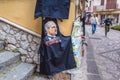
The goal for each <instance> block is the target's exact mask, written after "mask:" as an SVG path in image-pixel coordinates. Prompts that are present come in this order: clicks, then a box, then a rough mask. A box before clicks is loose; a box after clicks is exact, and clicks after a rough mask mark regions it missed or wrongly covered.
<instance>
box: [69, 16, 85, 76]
mask: <svg viewBox="0 0 120 80" xmlns="http://www.w3.org/2000/svg"><path fill="white" fill-rule="evenodd" d="M82 35H83V32H82V27H81V23H80V21H79V18H78V19H77V20H75V21H74V27H73V31H72V36H71V37H72V47H73V53H74V58H75V62H76V65H77V67H76V68H75V69H71V70H68V71H67V72H68V73H70V74H76V73H80V66H81V59H82V55H81V51H82V38H81V36H82Z"/></svg>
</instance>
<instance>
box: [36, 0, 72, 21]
mask: <svg viewBox="0 0 120 80" xmlns="http://www.w3.org/2000/svg"><path fill="white" fill-rule="evenodd" d="M69 8H70V0H37V3H36V8H35V17H36V18H37V17H48V18H61V19H68V17H69Z"/></svg>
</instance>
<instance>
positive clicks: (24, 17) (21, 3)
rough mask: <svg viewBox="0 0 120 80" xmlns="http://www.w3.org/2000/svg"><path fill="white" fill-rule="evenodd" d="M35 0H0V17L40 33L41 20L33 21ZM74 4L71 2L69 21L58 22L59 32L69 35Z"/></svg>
mask: <svg viewBox="0 0 120 80" xmlns="http://www.w3.org/2000/svg"><path fill="white" fill-rule="evenodd" d="M35 5H36V0H0V17H3V18H6V19H8V20H10V21H12V22H14V23H16V24H18V25H21V26H23V27H25V28H27V29H30V30H32V31H34V32H37V33H41V18H38V19H34V10H35ZM74 12H75V3H74V1H72V2H71V6H70V16H69V19H67V20H63V22H60V21H58V22H59V26H60V31H61V32H62V33H63V34H64V35H70V33H71V29H72V23H73V20H74V17H75V16H74Z"/></svg>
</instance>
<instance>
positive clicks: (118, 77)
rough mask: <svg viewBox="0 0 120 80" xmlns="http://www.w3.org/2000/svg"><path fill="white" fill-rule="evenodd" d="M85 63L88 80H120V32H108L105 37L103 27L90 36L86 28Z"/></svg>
mask: <svg viewBox="0 0 120 80" xmlns="http://www.w3.org/2000/svg"><path fill="white" fill-rule="evenodd" d="M86 35H87V43H88V46H87V47H86V50H87V54H86V59H87V60H86V62H87V77H88V80H120V31H116V30H112V29H111V30H110V32H108V36H107V37H105V31H104V27H97V30H96V33H95V34H93V35H92V31H91V26H88V25H87V26H86Z"/></svg>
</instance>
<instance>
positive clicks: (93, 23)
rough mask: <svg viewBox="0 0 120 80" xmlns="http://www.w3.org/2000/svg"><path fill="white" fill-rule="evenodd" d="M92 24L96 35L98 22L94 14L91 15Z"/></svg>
mask: <svg viewBox="0 0 120 80" xmlns="http://www.w3.org/2000/svg"><path fill="white" fill-rule="evenodd" d="M90 23H91V26H92V34H94V33H95V31H96V26H97V20H96V17H95V15H93V14H91V18H90Z"/></svg>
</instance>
